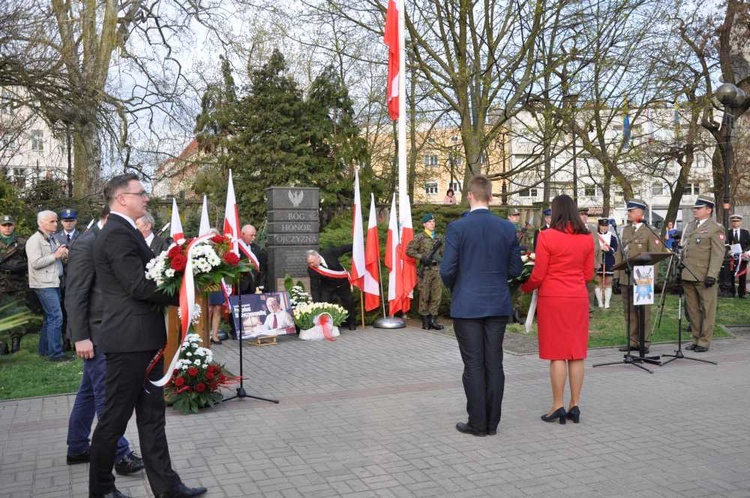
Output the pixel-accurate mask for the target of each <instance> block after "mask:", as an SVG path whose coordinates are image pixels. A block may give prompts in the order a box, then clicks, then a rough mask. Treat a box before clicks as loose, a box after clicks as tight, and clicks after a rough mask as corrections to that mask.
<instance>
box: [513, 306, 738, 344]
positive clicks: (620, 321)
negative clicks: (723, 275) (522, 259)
mask: <svg viewBox="0 0 750 498" xmlns="http://www.w3.org/2000/svg"><path fill="white" fill-rule="evenodd" d="M658 298H659V296H657V303H656V304H654V305H653V306H652V307H651V323H652V326H653V324H654V323H655V321H656V317H657V314H658ZM611 306H612V307H611V308H609V309H606V310H605V309H601V308H595V309H594V315H593V316H592V318H591V321H590V322H589V346H590V347H603V346H622V345H623V344H624V343H625V327H626V323H625V313H624V311H623V307H624V306H623V302H622V297H621V296H619V295H614V296H612V302H611ZM716 321H717V325H716V328H715V329H714V337H727V336H728V334H727V333H726V332H725V331H724V329H723V328H721V327H720V326H719V325H724V326H733V325H748V324H750V306H747V302H745V301H744V300H741V299H734V298H719V305H718V311H717V319H716ZM687 326H688V322H687V319H686V318H685V313H684V304H683V316H682V339H683V341H684V340H686V339H689V337H690V335H689V334H688V332H687ZM507 332H509V333H517V334H525V329H524V326H523V325H521V324H511V325H508V328H507ZM536 333H537V330H536V322H534V325H533V327H532V330H531V332H530V334H532V335H534V336H536ZM651 341H652V342H655V343H656V342H676V341H677V296H675V295H667V296H666V300H665V302H664V312H663V313H662V316H661V324H660V326H659V328H658V329H656V330H654V332H653V333H652V335H651Z"/></svg>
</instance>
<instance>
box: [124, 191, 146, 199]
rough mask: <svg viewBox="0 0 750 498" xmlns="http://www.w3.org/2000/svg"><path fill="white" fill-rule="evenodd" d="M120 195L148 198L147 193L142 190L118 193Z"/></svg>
mask: <svg viewBox="0 0 750 498" xmlns="http://www.w3.org/2000/svg"><path fill="white" fill-rule="evenodd" d="M120 194H122V195H140V196H141V197H148V195H149V194H148V192H146V191H145V190H143V191H141V192H120Z"/></svg>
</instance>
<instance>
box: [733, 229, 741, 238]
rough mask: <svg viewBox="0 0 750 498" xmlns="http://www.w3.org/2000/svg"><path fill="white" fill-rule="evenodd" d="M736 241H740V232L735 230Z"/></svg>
mask: <svg viewBox="0 0 750 498" xmlns="http://www.w3.org/2000/svg"><path fill="white" fill-rule="evenodd" d="M734 240H740V231H739V230H735V231H734Z"/></svg>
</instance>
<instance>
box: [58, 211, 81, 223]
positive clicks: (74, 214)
mask: <svg viewBox="0 0 750 498" xmlns="http://www.w3.org/2000/svg"><path fill="white" fill-rule="evenodd" d="M76 218H78V211H76V210H75V209H63V210H62V211H61V212H60V219H61V220H75V219H76Z"/></svg>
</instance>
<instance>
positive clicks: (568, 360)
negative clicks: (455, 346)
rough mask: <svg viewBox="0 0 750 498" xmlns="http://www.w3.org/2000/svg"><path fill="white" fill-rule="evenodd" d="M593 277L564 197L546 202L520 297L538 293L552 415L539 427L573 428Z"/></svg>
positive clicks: (585, 238)
mask: <svg viewBox="0 0 750 498" xmlns="http://www.w3.org/2000/svg"><path fill="white" fill-rule="evenodd" d="M593 277H594V241H593V239H592V238H591V233H590V232H589V230H588V228H586V225H584V224H583V222H582V221H581V219H580V217H579V216H578V208H577V207H576V204H575V202H574V201H573V199H571V198H570V197H569V196H567V195H559V196H557V197H555V198H554V199H553V200H552V221H551V223H550V229H549V230H544V231H541V232H539V238H538V241H537V246H536V263H535V265H534V270H533V271H532V273H531V277H530V278H529V280H528V281H526V283H524V284H523V285H522V286H521V290H522V291H524V292H531V291H533V290H534V289H539V302H538V306H537V320H538V330H539V333H538V338H539V357H540V358H541V359H543V360H550V366H549V372H550V380H551V382H552V410H550V411H549V412H548V413H546V414H544V415H542V420H544V421H545V422H554V421H555V420H559V422H560V423H561V424H564V423H565V421H566V419H571V420H573V422H575V423H578V421H579V419H580V414H581V411H580V409H579V408H578V403H579V402H580V398H581V387H582V386H583V369H584V365H583V360H584V359H585V358H586V353H587V349H588V339H589V300H588V292H587V290H586V282H588V281H589V280H591V279H592V278H593ZM568 377H569V378H570V404H569V405H568V410H567V411H566V410H565V406H564V404H565V403H564V400H563V395H564V393H565V380H566V378H568Z"/></svg>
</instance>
